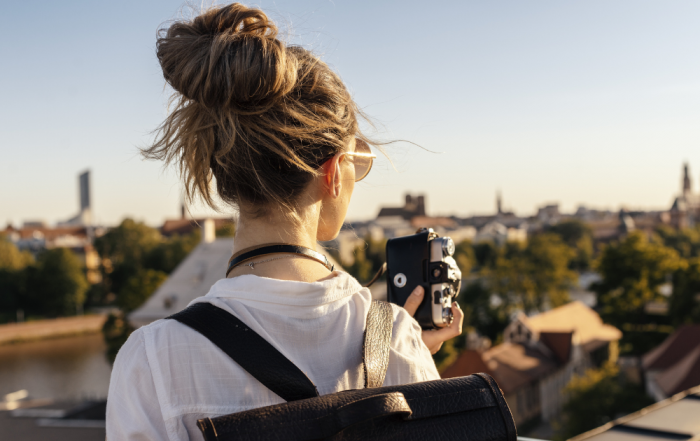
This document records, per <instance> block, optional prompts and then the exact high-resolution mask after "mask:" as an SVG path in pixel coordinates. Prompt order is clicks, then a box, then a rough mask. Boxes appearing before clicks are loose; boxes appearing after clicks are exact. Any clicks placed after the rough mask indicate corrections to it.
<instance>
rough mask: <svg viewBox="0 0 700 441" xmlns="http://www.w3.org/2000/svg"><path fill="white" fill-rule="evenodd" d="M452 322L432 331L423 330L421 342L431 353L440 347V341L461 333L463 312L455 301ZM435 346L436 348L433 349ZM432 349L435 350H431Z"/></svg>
mask: <svg viewBox="0 0 700 441" xmlns="http://www.w3.org/2000/svg"><path fill="white" fill-rule="evenodd" d="M452 317H453V318H452V323H451V324H450V325H449V326H446V327H444V328H440V329H436V330H434V331H423V335H422V336H423V343H425V345H426V346H427V347H428V349H430V351H431V353H433V354H434V353H435V352H437V351H438V350H439V349H440V346H442V343H443V342H445V341H447V340H449V339H451V338H454V337H457V336H458V335H460V334H461V333H462V322H463V321H464V313H463V312H462V309H461V308H460V307H459V305H458V304H457V302H454V303H453V304H452ZM435 348H436V349H435ZM433 349H434V350H435V352H433Z"/></svg>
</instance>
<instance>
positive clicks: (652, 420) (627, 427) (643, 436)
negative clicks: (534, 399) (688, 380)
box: [569, 387, 700, 441]
mask: <svg viewBox="0 0 700 441" xmlns="http://www.w3.org/2000/svg"><path fill="white" fill-rule="evenodd" d="M699 415H700V387H695V388H693V389H689V390H687V391H684V392H681V393H679V394H677V395H674V396H673V397H671V398H668V399H666V400H664V401H662V402H660V403H656V404H652V405H651V406H649V407H646V408H644V409H642V410H640V411H637V412H634V413H631V414H629V415H627V416H624V417H622V418H619V419H617V420H615V421H611V422H609V423H608V424H605V425H603V426H601V427H598V428H597V429H593V430H591V431H588V432H585V433H582V434H581V435H578V436H576V437H574V438H571V439H570V440H569V441H684V440H688V441H694V440H697V439H700V417H699Z"/></svg>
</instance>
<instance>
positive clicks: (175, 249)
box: [143, 231, 201, 274]
mask: <svg viewBox="0 0 700 441" xmlns="http://www.w3.org/2000/svg"><path fill="white" fill-rule="evenodd" d="M200 240H201V239H200V233H199V231H197V232H196V233H193V234H190V235H186V236H179V235H175V236H173V237H171V238H170V239H168V240H167V241H162V242H161V243H159V244H158V245H156V246H155V247H154V248H152V249H151V250H150V251H149V252H148V254H147V255H146V256H144V261H143V267H144V268H150V269H154V270H158V271H162V272H164V273H166V274H170V273H171V272H173V270H174V269H175V268H176V267H177V266H178V265H179V264H180V262H182V261H183V260H185V257H187V255H188V254H190V252H192V250H193V249H194V248H195V247H196V246H197V245H198V244H199V242H200Z"/></svg>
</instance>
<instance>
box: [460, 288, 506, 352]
mask: <svg viewBox="0 0 700 441" xmlns="http://www.w3.org/2000/svg"><path fill="white" fill-rule="evenodd" d="M457 301H458V302H459V306H460V307H461V308H462V311H463V312H464V324H465V329H466V328H467V327H468V326H469V327H473V328H474V329H476V331H477V332H478V333H479V334H481V335H483V336H486V337H488V338H490V339H491V341H494V342H495V341H497V340H498V339H499V335H500V334H501V333H502V332H503V330H504V329H505V327H506V326H507V325H508V323H509V313H508V310H507V308H505V307H504V305H503V304H502V303H500V304H492V302H491V291H489V290H488V289H487V288H486V287H485V286H484V285H483V283H482V282H481V281H479V280H475V281H472V282H469V283H465V284H464V285H463V288H462V292H461V294H460V295H459V297H457Z"/></svg>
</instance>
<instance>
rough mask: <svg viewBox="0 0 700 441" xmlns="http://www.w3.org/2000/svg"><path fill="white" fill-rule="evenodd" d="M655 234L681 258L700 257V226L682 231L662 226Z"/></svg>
mask: <svg viewBox="0 0 700 441" xmlns="http://www.w3.org/2000/svg"><path fill="white" fill-rule="evenodd" d="M656 233H657V234H658V236H659V237H660V238H661V240H662V241H663V244H664V245H665V246H667V247H669V248H673V249H674V250H676V251H677V252H678V254H679V255H680V256H681V257H683V258H686V259H689V258H691V257H700V225H698V226H696V227H695V228H685V229H682V230H677V229H675V228H671V227H669V226H667V225H662V226H660V227H659V228H657V229H656Z"/></svg>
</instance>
